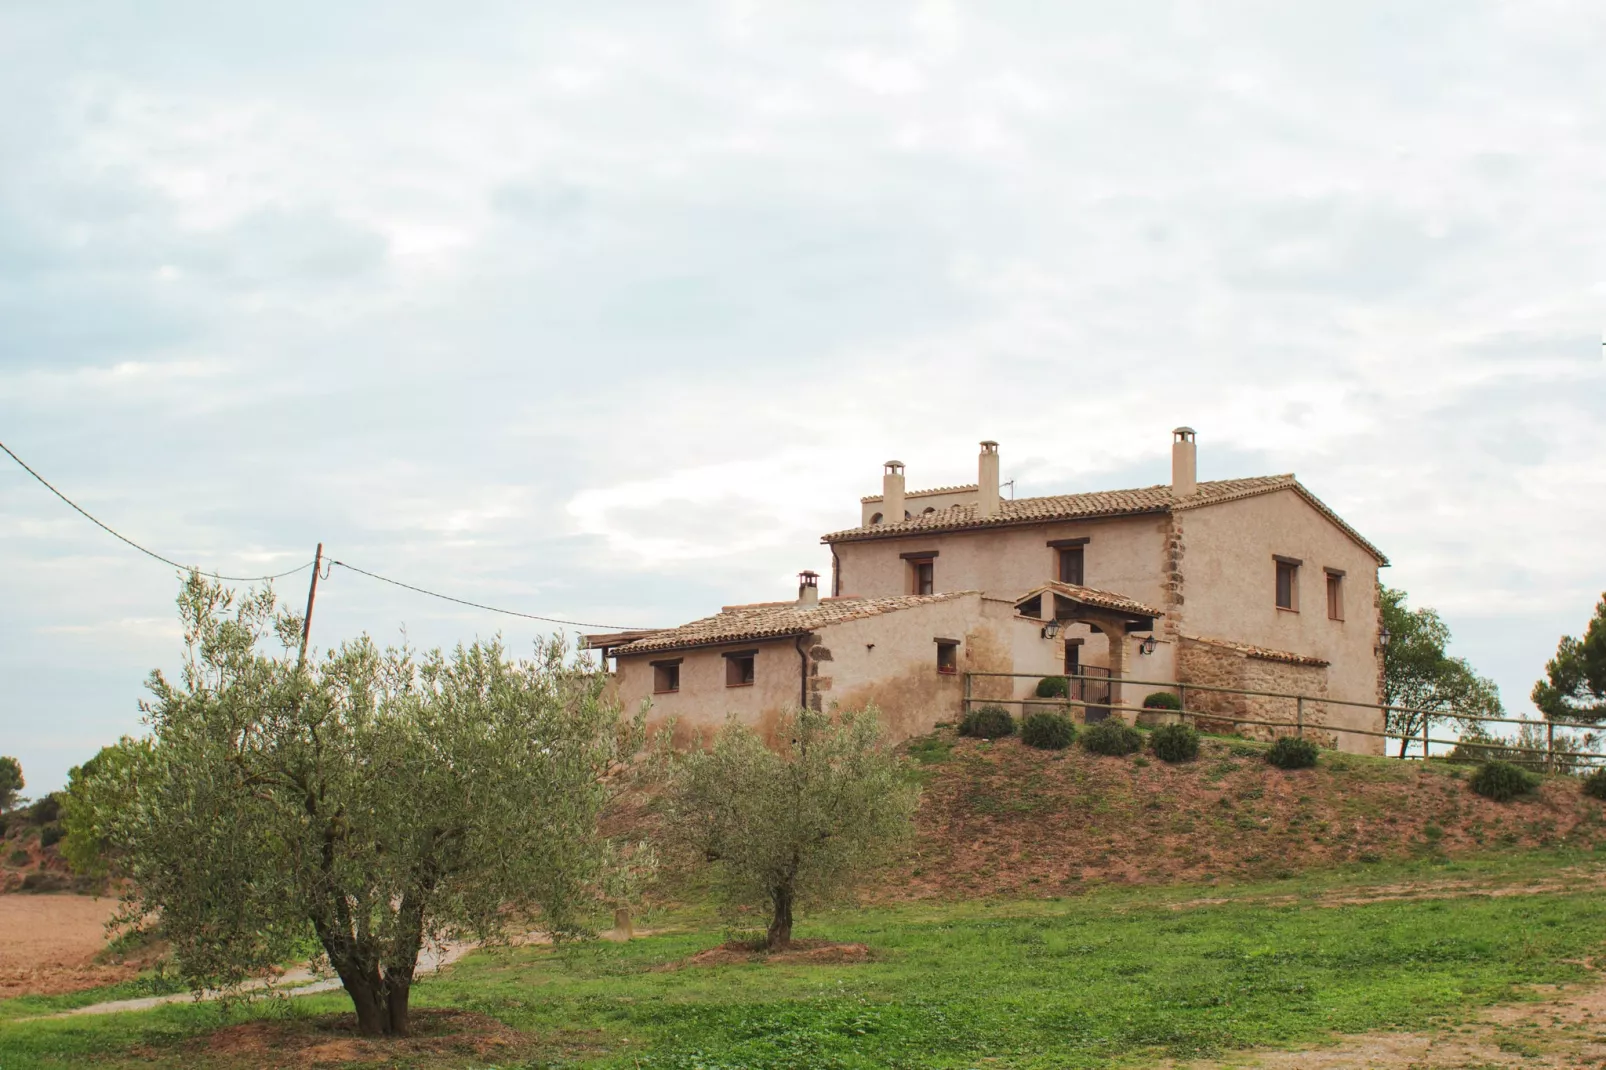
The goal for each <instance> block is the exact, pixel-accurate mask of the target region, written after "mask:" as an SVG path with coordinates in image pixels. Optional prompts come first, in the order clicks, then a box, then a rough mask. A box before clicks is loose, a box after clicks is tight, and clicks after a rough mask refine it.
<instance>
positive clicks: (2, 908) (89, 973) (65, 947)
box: [0, 895, 139, 999]
mask: <svg viewBox="0 0 1606 1070" xmlns="http://www.w3.org/2000/svg"><path fill="white" fill-rule="evenodd" d="M116 911H117V900H115V899H110V898H104V899H97V898H94V897H92V896H87V895H0V999H6V998H9V997H12V996H22V995H40V996H43V995H54V994H56V993H59V992H76V991H78V990H79V989H83V988H94V987H96V986H97V985H107V984H112V983H114V982H117V981H123V980H127V979H128V978H130V977H133V976H134V975H135V974H136V973H138V972H139V967H138V966H137V965H135V964H132V963H128V964H121V965H111V964H103V963H96V962H95V961H94V958H95V955H96V953H97V952H99V951H100V950H101V949H102V948H103V947H105V945H106V922H107V921H108V920H110V919H111V916H112V915H113V914H114V913H116Z"/></svg>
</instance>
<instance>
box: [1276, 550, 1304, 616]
mask: <svg viewBox="0 0 1606 1070" xmlns="http://www.w3.org/2000/svg"><path fill="white" fill-rule="evenodd" d="M1274 559H1275V560H1276V562H1277V608H1278V609H1287V610H1292V611H1293V612H1295V613H1297V612H1299V566H1300V565H1302V564H1304V562H1303V561H1300V560H1299V559H1297V558H1293V557H1282V556H1280V555H1278V556H1275V557H1274Z"/></svg>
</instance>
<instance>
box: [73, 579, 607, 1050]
mask: <svg viewBox="0 0 1606 1070" xmlns="http://www.w3.org/2000/svg"><path fill="white" fill-rule="evenodd" d="M179 609H180V615H181V617H182V620H183V626H184V638H185V659H184V663H183V672H182V677H181V679H180V680H178V681H170V680H169V679H168V678H167V677H166V676H164V675H163V674H162V673H160V672H157V673H153V674H152V676H151V678H150V682H149V687H150V690H151V692H152V697H151V698H150V699H149V700H148V701H147V702H146V703H144V709H145V712H146V717H147V723H148V724H149V727H150V731H151V745H150V749H149V753H148V755H146V756H143V757H141V759H140V760H139V761H137V762H132V763H122V764H117V763H113V768H112V769H111V770H109V771H108V773H107V774H106V775H107V776H110V777H122V778H123V779H122V782H121V783H119V784H115V785H110V786H107V787H106V788H105V789H104V793H103V794H104V795H105V796H107V797H117V796H118V795H119V793H126V794H127V796H128V797H129V798H130V799H131V800H132V802H131V804H129V805H126V806H123V807H122V808H120V810H119V811H118V812H117V813H116V814H115V816H113V817H112V818H111V819H110V820H109V822H108V823H107V827H105V828H104V829H103V833H104V835H105V837H106V839H107V841H108V843H109V845H110V847H111V848H112V851H113V852H114V854H115V857H116V858H117V860H118V862H117V865H118V869H119V871H120V873H121V874H122V875H125V876H126V877H127V878H129V880H130V882H131V884H130V887H131V891H130V892H129V895H128V902H127V904H126V908H125V917H128V918H139V917H147V916H157V917H159V918H160V919H161V924H162V928H163V931H164V933H165V935H166V936H167V938H168V939H169V940H170V941H171V942H172V948H173V954H174V959H175V963H176V965H177V967H178V969H179V970H180V971H181V975H182V976H183V977H184V978H185V980H186V981H187V982H188V983H189V984H190V985H191V986H192V987H196V988H199V987H201V986H218V987H223V988H226V989H227V988H230V987H236V986H238V985H239V984H240V983H241V982H243V981H244V980H245V979H246V978H248V977H250V976H252V975H253V974H259V973H261V972H262V971H263V970H265V969H266V968H267V967H269V966H271V965H273V964H275V963H279V962H283V961H285V960H286V959H287V958H289V957H291V956H293V954H294V949H295V948H296V946H297V945H298V943H299V942H303V941H304V940H305V938H306V936H307V935H308V934H309V933H310V934H312V935H315V936H316V939H317V941H318V943H319V944H320V945H321V946H322V948H323V951H324V953H325V954H326V955H327V956H328V960H329V964H330V966H331V967H332V968H333V970H334V972H335V973H337V974H338V975H339V977H340V980H341V982H342V983H343V984H344V986H345V990H346V992H347V994H348V995H349V996H350V997H351V1000H352V1003H353V1004H354V1005H355V1007H356V1012H357V1022H358V1028H359V1030H360V1031H361V1032H362V1033H364V1034H368V1035H375V1034H392V1035H402V1034H405V1033H407V1032H408V999H409V993H410V990H411V986H412V981H413V975H414V971H415V969H416V968H417V963H418V959H419V954H420V951H421V950H422V949H423V948H424V947H425V946H426V945H429V944H432V943H436V942H440V941H444V940H447V939H452V938H468V937H473V938H478V939H482V940H492V939H496V938H498V937H499V936H500V935H501V934H502V933H503V932H504V925H505V923H506V922H507V921H508V920H509V918H510V917H513V918H518V919H521V920H525V921H533V922H534V923H536V924H538V925H539V926H540V927H542V928H544V929H546V930H547V931H549V932H551V933H553V934H554V935H555V936H565V935H571V934H576V933H579V932H581V931H583V917H584V915H585V914H586V912H587V911H588V909H589V908H590V907H591V906H592V904H593V900H594V896H595V895H596V894H598V893H600V892H602V891H604V890H605V889H604V885H605V883H606V881H607V879H608V877H609V874H610V872H611V870H612V867H611V864H610V854H609V850H608V847H607V845H606V844H605V843H604V842H603V841H601V840H600V839H599V837H598V836H597V833H596V823H597V818H598V815H599V812H600V811H601V809H602V807H603V805H604V803H605V801H606V798H607V792H608V791H609V787H608V784H607V781H608V778H609V776H610V773H611V772H613V771H615V770H616V769H617V767H618V763H619V762H620V761H621V759H622V758H623V757H624V755H625V753H626V752H627V751H628V750H629V748H630V747H631V746H632V745H633V743H632V737H633V736H634V735H635V731H636V730H638V729H639V722H638V724H637V725H635V726H622V725H621V723H620V719H619V717H618V713H617V710H616V709H615V708H614V707H612V706H610V705H609V704H608V703H606V702H605V701H604V700H603V698H602V687H603V682H604V681H603V678H602V677H601V676H600V675H598V674H597V673H595V672H593V671H591V670H590V669H588V668H584V667H575V666H574V665H572V664H571V663H570V662H569V661H568V659H567V658H566V651H565V649H564V647H563V644H562V643H561V641H559V640H554V641H552V642H551V643H550V644H547V645H545V646H543V647H542V648H540V649H539V650H538V652H537V655H536V657H535V658H534V659H533V660H530V661H511V660H509V659H508V658H507V656H506V654H505V652H504V650H503V648H502V646H501V645H500V643H499V642H476V643H474V644H473V645H471V646H467V647H462V646H460V647H458V648H457V649H456V650H455V651H453V652H452V653H451V654H449V655H447V654H442V653H440V652H439V651H436V652H433V653H430V654H427V655H423V656H422V657H415V656H414V655H413V654H411V653H410V652H409V651H406V650H394V649H391V650H381V649H379V648H378V647H377V646H376V645H375V644H374V643H373V642H372V641H371V640H369V639H367V638H366V637H365V638H361V639H358V640H355V641H352V642H348V643H345V644H343V645H341V646H340V647H339V648H338V649H336V650H334V651H332V652H330V653H328V654H327V655H326V656H325V657H324V658H323V659H322V660H321V661H316V660H314V661H309V662H308V663H307V664H306V665H305V666H301V665H298V663H297V658H296V656H295V648H296V645H297V643H298V640H299V630H300V622H299V620H297V619H295V618H294V617H293V616H291V615H288V614H279V613H278V612H277V607H276V604H275V601H274V597H273V595H272V593H271V591H262V592H253V593H250V594H247V595H245V596H243V597H239V596H236V595H235V594H233V593H231V592H228V591H226V590H224V589H223V588H221V587H220V586H217V585H215V584H212V583H209V582H207V581H206V580H204V579H201V578H200V577H197V576H195V575H191V576H190V578H189V581H188V583H187V584H186V585H185V587H184V589H183V592H182V593H181V595H180V597H179ZM275 635H276V636H277V638H278V641H279V642H278V651H277V653H270V652H268V651H267V650H266V649H265V648H268V647H270V645H271V640H272V639H273V638H274V636H275Z"/></svg>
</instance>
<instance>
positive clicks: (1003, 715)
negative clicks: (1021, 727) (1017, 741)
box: [959, 706, 1015, 739]
mask: <svg viewBox="0 0 1606 1070" xmlns="http://www.w3.org/2000/svg"><path fill="white" fill-rule="evenodd" d="M959 734H960V735H962V736H970V737H971V738H972V739H998V738H999V737H1000V736H1012V735H1014V734H1015V719H1014V718H1013V717H1011V716H1010V715H1009V711H1008V710H1006V709H1004V707H1002V706H978V707H977V708H976V709H973V710H971V711H970V712H969V713H967V714H965V717H964V720H962V721H960V722H959Z"/></svg>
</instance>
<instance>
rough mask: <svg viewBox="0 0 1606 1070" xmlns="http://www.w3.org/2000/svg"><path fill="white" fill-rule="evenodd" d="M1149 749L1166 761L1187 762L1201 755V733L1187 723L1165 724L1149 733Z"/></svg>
mask: <svg viewBox="0 0 1606 1070" xmlns="http://www.w3.org/2000/svg"><path fill="white" fill-rule="evenodd" d="M1149 749H1150V750H1152V751H1154V756H1155V757H1156V758H1159V759H1160V760H1161V761H1164V762H1186V761H1190V760H1192V759H1194V758H1197V757H1199V733H1198V732H1196V731H1194V730H1193V728H1192V726H1190V725H1185V724H1163V725H1161V726H1160V727H1158V728H1156V729H1155V730H1154V731H1152V732H1150V733H1149Z"/></svg>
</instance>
